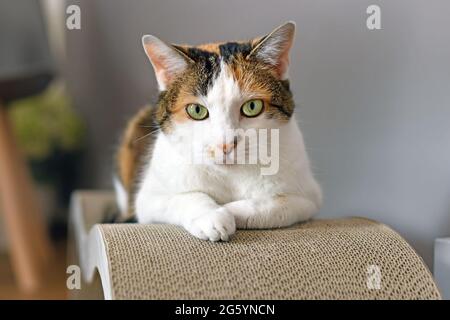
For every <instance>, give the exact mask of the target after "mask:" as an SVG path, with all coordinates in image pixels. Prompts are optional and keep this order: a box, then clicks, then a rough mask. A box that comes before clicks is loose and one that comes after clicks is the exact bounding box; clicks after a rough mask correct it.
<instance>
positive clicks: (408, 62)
mask: <svg viewBox="0 0 450 320" xmlns="http://www.w3.org/2000/svg"><path fill="white" fill-rule="evenodd" d="M69 2H72V1H69ZM74 2H75V3H78V4H80V6H81V11H82V30H81V31H68V32H67V36H68V39H67V40H68V42H67V45H68V47H67V48H68V56H67V57H68V64H67V69H66V72H67V74H68V76H69V80H70V81H69V84H70V88H71V89H72V92H73V94H74V97H75V98H76V103H77V106H78V107H79V109H80V111H81V112H82V113H83V115H84V116H85V117H86V119H87V121H88V124H89V129H90V147H89V153H88V155H87V158H86V161H85V179H84V181H85V184H84V186H88V187H109V186H110V166H109V165H107V164H109V163H110V158H111V153H112V150H113V145H114V142H115V141H116V139H117V136H118V132H119V130H120V128H121V127H122V126H123V124H124V121H125V119H126V118H127V117H128V116H129V115H130V114H132V113H133V111H134V110H136V109H137V108H138V107H139V106H140V105H142V104H143V103H146V102H147V101H149V100H150V99H151V98H154V97H155V88H156V83H155V80H154V76H153V74H152V70H151V66H150V65H149V63H147V61H146V58H145V55H144V53H143V50H142V49H141V44H140V38H141V36H142V34H145V33H151V34H155V35H157V36H159V37H161V38H163V39H166V40H168V41H172V42H176V43H183V42H186V43H201V42H205V41H215V40H232V39H241V38H251V37H253V36H256V35H261V34H264V33H265V32H268V31H270V30H271V29H272V28H273V27H275V26H277V25H279V24H280V23H282V22H283V21H285V20H290V19H292V20H295V21H296V22H297V26H298V33H297V39H296V40H297V42H296V45H295V47H294V48H293V51H292V67H291V81H292V88H293V90H294V92H295V96H296V100H297V102H298V115H299V119H300V123H301V127H302V129H303V131H304V135H305V139H306V144H307V148H308V150H309V153H310V156H311V158H312V162H313V165H314V167H315V172H316V174H317V177H318V179H319V181H320V183H321V184H322V186H323V189H324V192H325V205H324V207H323V210H322V211H321V213H320V216H321V217H322V218H325V217H340V216H352V215H359V216H365V217H369V218H373V219H376V220H379V221H381V222H383V223H386V224H388V225H390V226H392V227H393V228H394V229H396V230H397V231H399V232H400V233H401V234H402V235H403V236H404V237H406V238H407V240H409V241H410V243H411V244H412V245H413V246H414V247H415V248H416V249H417V251H418V252H419V253H420V254H421V255H422V256H423V257H424V259H425V260H426V262H427V263H428V264H429V265H431V263H432V246H433V239H434V238H436V237H438V236H449V235H450V125H449V122H450V61H449V58H450V41H449V40H450V31H449V30H450V28H449V27H448V14H449V12H450V2H449V1H445V0H442V1H437V0H432V1H411V0H408V1H407V0H403V1H362V0H345V1H334V0H327V1H314V0H308V1H298V0H292V1H260V0H247V1H237V0H231V1H210V0H209V1H207V0H191V1H176V0H169V1H167V0H165V1H163V0H159V1H156V0H155V1H137V0H134V1H119V0H116V1H111V0H103V1H99V0H95V1H92V0H90V1H81V2H80V1H74ZM370 4H378V5H380V6H381V9H382V28H383V29H382V30H379V31H369V30H367V28H366V27H365V19H366V13H365V11H366V8H367V6H368V5H370Z"/></svg>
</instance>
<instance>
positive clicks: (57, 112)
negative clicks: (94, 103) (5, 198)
mask: <svg viewBox="0 0 450 320" xmlns="http://www.w3.org/2000/svg"><path fill="white" fill-rule="evenodd" d="M9 109H10V117H11V121H12V123H13V127H14V132H15V134H16V136H17V139H18V143H19V145H20V147H21V148H22V150H23V152H24V153H25V155H26V156H27V157H28V159H29V160H31V161H38V162H40V161H45V160H46V159H48V158H50V157H51V156H52V155H53V153H54V152H63V153H77V152H79V151H81V149H82V147H83V142H84V135H85V126H84V124H83V122H82V121H81V119H80V117H79V116H78V115H77V114H76V113H75V111H74V109H73V107H72V104H71V101H70V99H69V97H68V96H67V94H66V93H65V90H64V87H63V86H62V85H61V84H53V85H51V86H50V87H49V88H48V89H47V90H46V91H45V92H44V93H43V94H41V95H38V96H34V97H31V98H26V99H22V100H18V101H16V102H14V103H12V104H11V108H9Z"/></svg>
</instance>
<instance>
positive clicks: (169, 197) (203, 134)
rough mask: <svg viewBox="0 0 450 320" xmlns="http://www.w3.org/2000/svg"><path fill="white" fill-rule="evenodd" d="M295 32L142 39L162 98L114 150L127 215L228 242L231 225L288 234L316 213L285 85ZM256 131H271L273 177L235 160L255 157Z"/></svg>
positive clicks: (317, 201) (316, 195)
mask: <svg viewBox="0 0 450 320" xmlns="http://www.w3.org/2000/svg"><path fill="white" fill-rule="evenodd" d="M294 34H295V24H294V23H293V22H287V23H285V24H283V25H281V26H280V27H278V28H276V29H275V30H274V31H272V32H271V33H270V34H268V35H266V36H264V37H261V38H257V39H254V40H252V41H248V42H227V43H213V44H205V45H199V46H186V45H170V44H166V43H164V42H163V41H161V40H160V39H158V38H156V37H154V36H150V35H146V36H144V37H143V39H142V41H143V45H144V50H145V52H146V54H147V56H148V58H149V60H150V62H151V64H152V66H153V68H154V71H155V74H156V79H157V82H158V85H159V90H160V96H159V100H158V103H157V104H156V106H155V107H146V108H144V109H142V110H141V111H140V112H139V113H138V114H137V115H136V116H135V117H134V118H133V119H132V120H131V121H130V123H129V124H128V126H127V129H126V130H125V134H124V135H123V138H122V142H121V145H120V147H119V150H118V152H117V161H116V162H117V163H116V165H117V174H116V179H115V182H114V185H115V189H116V196H117V201H118V205H119V208H120V210H121V211H122V213H123V215H124V216H135V217H136V218H137V221H138V222H139V223H169V224H175V225H180V226H182V227H184V228H185V229H186V230H187V231H189V232H190V233H191V234H192V235H194V236H196V237H198V238H200V239H204V240H210V241H219V240H222V241H227V240H229V239H230V236H231V235H232V234H233V233H234V232H235V230H236V228H249V229H258V228H277V227H285V226H289V225H292V224H294V223H296V222H299V221H304V220H307V219H309V218H311V217H312V216H313V215H314V214H315V213H316V212H317V211H318V210H319V208H320V205H321V202H322V194H321V190H320V187H319V185H318V183H317V182H316V180H315V179H314V177H313V174H312V172H311V169H310V165H309V160H308V157H307V154H306V151H305V147H304V142H303V137H302V133H301V132H300V129H299V127H298V125H297V122H296V119H295V116H294V100H293V95H292V92H291V91H290V87H289V80H288V66H289V50H290V48H291V46H292V44H293V40H294ZM263 129H264V130H266V131H267V130H269V131H274V132H276V133H277V134H276V135H272V136H271V139H272V140H270V141H268V144H269V149H270V150H272V152H275V153H274V154H276V155H277V157H278V159H277V160H278V162H279V164H278V168H276V169H277V170H276V172H274V173H272V174H262V173H261V168H262V167H263V166H264V165H263V163H262V162H261V161H257V162H256V163H247V164H246V163H236V161H235V159H236V158H235V157H236V154H237V153H238V152H237V150H244V152H245V156H248V155H249V152H250V151H251V150H255V145H254V143H253V145H252V143H250V142H248V140H249V139H247V138H248V137H245V133H246V132H247V131H249V130H250V131H251V130H254V131H255V132H257V133H259V132H262V130H263ZM229 132H232V134H228V133H229ZM233 132H235V133H233ZM277 137H278V141H277V140H276V139H275V138H277ZM258 141H259V140H258ZM258 143H259V142H258ZM239 146H244V147H242V148H240V149H239ZM273 146H275V147H276V149H274V148H273ZM257 147H260V146H259V145H258V146H257ZM266 149H267V148H266ZM192 155H194V156H199V155H200V156H201V157H200V158H201V159H202V161H201V162H195V161H192ZM218 159H220V160H223V159H225V160H230V161H222V162H221V161H218Z"/></svg>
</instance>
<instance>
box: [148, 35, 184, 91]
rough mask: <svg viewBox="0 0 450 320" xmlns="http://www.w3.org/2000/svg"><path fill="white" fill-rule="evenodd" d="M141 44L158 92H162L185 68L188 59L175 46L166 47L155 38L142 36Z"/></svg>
mask: <svg viewBox="0 0 450 320" xmlns="http://www.w3.org/2000/svg"><path fill="white" fill-rule="evenodd" d="M142 44H143V46H144V50H145V53H146V54H147V57H148V58H149V60H150V62H151V63H152V66H153V69H154V70H155V75H156V80H157V81H158V86H159V90H161V91H164V90H166V89H167V87H168V86H169V85H170V84H171V83H172V81H173V80H174V79H175V78H176V77H177V76H178V75H179V74H180V73H182V72H183V71H184V70H185V69H186V68H187V66H188V63H189V62H190V59H189V58H188V57H187V56H186V55H185V54H184V53H183V52H182V51H180V50H179V49H177V48H176V47H175V46H172V45H168V44H166V43H164V42H163V41H161V40H160V39H158V38H157V37H155V36H151V35H145V36H143V37H142Z"/></svg>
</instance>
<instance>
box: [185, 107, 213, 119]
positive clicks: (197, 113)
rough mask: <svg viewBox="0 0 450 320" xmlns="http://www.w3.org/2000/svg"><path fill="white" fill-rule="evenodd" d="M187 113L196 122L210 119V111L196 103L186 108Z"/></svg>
mask: <svg viewBox="0 0 450 320" xmlns="http://www.w3.org/2000/svg"><path fill="white" fill-rule="evenodd" d="M186 112H187V114H188V115H189V117H191V118H192V119H194V120H204V119H206V118H208V115H209V113H208V109H206V108H205V107H204V106H202V105H200V104H196V103H191V104H188V105H187V107H186Z"/></svg>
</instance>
